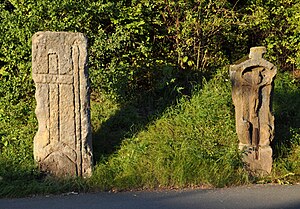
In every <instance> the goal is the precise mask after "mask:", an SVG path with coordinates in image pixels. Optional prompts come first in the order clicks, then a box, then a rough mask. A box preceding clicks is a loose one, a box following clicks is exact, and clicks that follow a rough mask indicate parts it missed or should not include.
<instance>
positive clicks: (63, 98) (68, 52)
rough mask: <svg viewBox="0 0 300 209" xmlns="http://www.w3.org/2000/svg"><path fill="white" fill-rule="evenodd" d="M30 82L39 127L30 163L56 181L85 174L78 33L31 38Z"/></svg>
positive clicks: (82, 46) (86, 132)
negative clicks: (32, 86)
mask: <svg viewBox="0 0 300 209" xmlns="http://www.w3.org/2000/svg"><path fill="white" fill-rule="evenodd" d="M32 77H33V80H34V82H35V85H36V93H35V97H36V101H37V107H36V116H37V119H38V124H39V128H38V132H37V134H36V136H35V138H34V158H35V160H36V161H37V162H38V164H39V166H40V169H41V170H42V171H46V172H50V173H52V174H54V175H56V176H83V177H86V176H89V175H91V171H92V144H91V143H92V141H91V125H90V109H89V108H90V107H89V83H88V72H87V39H86V38H85V37H84V35H83V34H81V33H69V32H38V33H36V34H35V35H34V36H33V37H32Z"/></svg>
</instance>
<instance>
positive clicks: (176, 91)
mask: <svg viewBox="0 0 300 209" xmlns="http://www.w3.org/2000/svg"><path fill="white" fill-rule="evenodd" d="M167 68H169V69H171V70H170V71H169V73H167V74H166V73H159V72H158V73H157V72H154V73H152V72H150V74H152V75H150V76H149V72H147V73H144V74H142V75H138V77H137V78H135V79H134V80H135V83H134V84H131V86H134V88H132V87H131V88H129V89H128V91H127V95H126V96H125V97H123V101H121V102H120V103H121V104H122V106H121V108H120V110H119V111H117V112H116V113H115V114H114V115H113V116H112V117H110V118H109V119H108V120H107V121H106V122H105V123H104V124H101V126H100V128H99V129H98V130H96V131H95V132H94V133H93V149H94V158H95V162H96V163H97V162H98V161H99V160H101V158H102V157H107V156H109V155H111V154H112V153H114V152H115V151H116V150H117V149H118V147H119V146H120V144H121V143H122V141H123V140H124V139H125V138H129V137H132V136H134V135H135V134H137V133H138V132H140V131H141V130H144V129H145V127H146V126H147V125H148V124H149V123H151V122H152V121H153V120H155V119H156V118H159V117H161V115H162V114H163V112H164V111H165V110H166V109H167V108H168V107H170V106H172V105H174V104H176V102H177V101H178V99H180V98H181V97H183V96H184V97H187V98H188V97H189V96H190V95H191V92H192V89H193V87H194V86H195V85H199V84H200V85H201V81H202V79H203V77H204V76H203V75H200V73H199V72H195V71H187V70H186V71H184V72H183V71H179V70H174V69H173V68H172V67H171V66H167ZM146 75H147V76H146ZM153 80H154V82H153Z"/></svg>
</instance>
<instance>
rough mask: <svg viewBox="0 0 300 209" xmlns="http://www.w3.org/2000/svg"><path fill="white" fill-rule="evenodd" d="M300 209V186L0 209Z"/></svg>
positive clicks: (77, 197) (115, 196) (62, 199)
mask: <svg viewBox="0 0 300 209" xmlns="http://www.w3.org/2000/svg"><path fill="white" fill-rule="evenodd" d="M220 208H222V209H252V208H253V209H254V208H255V209H269V208H272V209H279V208H282V209H300V185H293V186H288V185H255V186H249V187H246V186H244V187H234V188H223V189H197V190H191V189H188V190H178V191H175V190H172V191H152V192H149V191H142V192H119V193H89V194H76V193H69V194H64V195H50V196H38V197H30V198H18V199H0V209H220Z"/></svg>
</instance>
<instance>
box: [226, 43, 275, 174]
mask: <svg viewBox="0 0 300 209" xmlns="http://www.w3.org/2000/svg"><path fill="white" fill-rule="evenodd" d="M265 52H266V48H265V47H253V48H251V49H250V54H249V58H248V59H246V60H245V61H243V62H240V63H236V64H234V65H231V66H230V78H231V81H232V99H233V103H234V106H235V120H236V132H237V135H238V138H239V141H240V143H239V148H240V150H243V151H244V152H245V155H244V161H245V163H246V164H247V167H248V169H249V170H250V171H252V172H254V173H256V174H260V175H264V174H267V173H270V172H271V169H272V148H271V147H270V142H271V141H272V140H273V138H274V116H273V115H272V112H271V110H272V107H271V104H272V102H271V97H272V91H273V80H274V77H275V75H276V71H277V69H276V67H275V66H274V65H273V64H272V63H270V62H268V61H266V60H265V59H263V54H264V53H265Z"/></svg>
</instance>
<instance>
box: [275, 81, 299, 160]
mask: <svg viewBox="0 0 300 209" xmlns="http://www.w3.org/2000/svg"><path fill="white" fill-rule="evenodd" d="M280 79H282V80H280V81H279V82H280V83H279V82H277V83H278V87H277V88H276V87H275V92H274V112H275V139H274V141H273V142H272V144H271V146H272V147H273V150H274V154H273V156H274V158H275V159H278V158H281V157H286V156H287V155H288V154H289V153H288V152H289V150H290V148H291V146H292V145H293V143H295V142H294V141H293V133H292V131H296V132H300V82H298V83H294V82H292V81H291V79H290V78H287V77H283V78H280Z"/></svg>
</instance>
